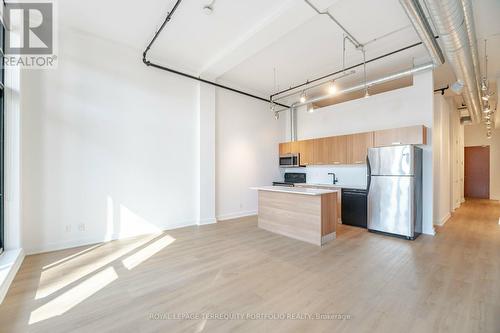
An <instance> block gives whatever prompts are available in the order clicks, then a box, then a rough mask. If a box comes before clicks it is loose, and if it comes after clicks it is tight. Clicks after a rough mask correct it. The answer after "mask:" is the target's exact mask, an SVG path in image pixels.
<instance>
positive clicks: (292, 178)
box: [273, 172, 307, 187]
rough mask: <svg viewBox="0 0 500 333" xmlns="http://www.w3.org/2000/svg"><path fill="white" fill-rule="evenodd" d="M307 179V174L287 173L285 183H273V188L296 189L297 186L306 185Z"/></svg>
mask: <svg viewBox="0 0 500 333" xmlns="http://www.w3.org/2000/svg"><path fill="white" fill-rule="evenodd" d="M306 179H307V177H306V174H305V173H294V172H287V173H285V181H283V182H273V186H285V187H294V186H295V184H300V183H306V182H307V181H306Z"/></svg>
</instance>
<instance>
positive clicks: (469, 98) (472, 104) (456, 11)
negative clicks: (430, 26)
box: [425, 0, 482, 124]
mask: <svg viewBox="0 0 500 333" xmlns="http://www.w3.org/2000/svg"><path fill="white" fill-rule="evenodd" d="M425 1H426V3H427V6H428V8H429V12H430V15H431V16H432V18H433V21H434V23H435V25H436V29H437V34H438V35H439V37H440V39H441V40H442V43H443V46H444V52H445V54H446V57H447V58H448V60H449V62H450V65H451V67H452V68H453V71H454V73H455V75H456V76H457V79H458V81H461V82H463V83H464V91H463V96H464V99H465V102H466V103H467V107H468V109H469V113H470V116H471V120H472V122H473V123H474V124H477V123H479V122H481V119H482V102H481V94H480V86H479V75H480V74H479V65H478V64H477V65H475V62H477V63H479V62H478V59H479V56H478V53H477V43H476V38H475V30H474V20H473V18H472V6H471V4H470V0H425Z"/></svg>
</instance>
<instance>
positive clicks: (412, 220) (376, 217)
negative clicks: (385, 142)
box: [368, 145, 422, 239]
mask: <svg viewBox="0 0 500 333" xmlns="http://www.w3.org/2000/svg"><path fill="white" fill-rule="evenodd" d="M368 230H370V231H375V232H382V233H387V234H393V235H398V236H402V237H405V238H407V239H415V238H416V237H417V236H418V235H420V234H421V233H422V149H421V148H418V147H416V146H412V145H405V146H390V147H379V148H370V149H369V150H368Z"/></svg>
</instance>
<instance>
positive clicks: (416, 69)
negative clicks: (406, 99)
mask: <svg viewBox="0 0 500 333" xmlns="http://www.w3.org/2000/svg"><path fill="white" fill-rule="evenodd" d="M434 67H435V66H434V64H433V63H427V64H423V65H420V66H417V67H413V68H410V69H406V70H404V71H401V72H397V73H394V74H390V75H387V76H384V77H381V78H378V79H375V80H371V81H367V82H366V84H365V82H363V83H361V84H358V85H355V86H353V87H350V88H346V89H342V90H339V91H338V92H337V93H336V94H335V95H341V94H348V93H352V92H356V91H361V90H364V89H365V87H372V86H376V85H378V84H382V83H386V82H389V81H393V80H397V79H401V78H404V77H407V76H411V75H414V74H417V73H420V72H424V71H427V70H432V69H434ZM332 97H333V96H332V95H331V94H326V95H321V96H318V97H315V98H311V99H308V100H306V101H304V102H300V101H299V102H296V103H294V104H293V107H294V108H299V107H301V106H304V105H307V104H311V103H318V102H321V101H324V100H326V99H329V98H332ZM288 110H289V108H285V109H281V110H277V111H276V112H283V111H288Z"/></svg>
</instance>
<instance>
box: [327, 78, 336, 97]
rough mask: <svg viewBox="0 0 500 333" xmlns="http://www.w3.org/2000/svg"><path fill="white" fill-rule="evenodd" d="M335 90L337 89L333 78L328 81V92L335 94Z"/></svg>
mask: <svg viewBox="0 0 500 333" xmlns="http://www.w3.org/2000/svg"><path fill="white" fill-rule="evenodd" d="M337 91H338V89H337V85H336V84H335V80H333V81H332V82H331V83H330V87H328V92H329V93H330V95H335V94H336V93H337Z"/></svg>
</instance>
